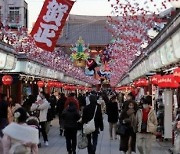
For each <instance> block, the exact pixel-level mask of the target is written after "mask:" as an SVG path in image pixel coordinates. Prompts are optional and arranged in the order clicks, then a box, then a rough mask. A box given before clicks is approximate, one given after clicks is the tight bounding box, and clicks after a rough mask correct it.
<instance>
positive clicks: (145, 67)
mask: <svg viewBox="0 0 180 154" xmlns="http://www.w3.org/2000/svg"><path fill="white" fill-rule="evenodd" d="M179 43H180V12H179V13H178V14H177V15H176V16H175V17H174V19H173V20H172V21H171V22H170V23H169V24H168V25H167V26H166V28H165V29H163V30H162V32H160V33H159V34H158V36H157V37H156V38H155V39H154V40H153V41H152V43H150V45H149V46H148V47H147V48H146V49H145V53H146V54H145V55H144V56H143V57H141V58H139V60H137V61H136V62H135V63H134V64H133V65H132V66H131V68H130V70H129V74H128V75H129V83H130V82H134V81H138V80H139V79H140V78H146V79H147V80H148V81H149V86H150V88H149V87H148V91H149V93H150V94H152V97H153V107H154V108H155V109H156V113H157V116H159V117H158V120H159V121H158V122H159V125H158V129H159V130H160V131H161V132H162V137H163V138H165V139H169V138H170V139H171V138H173V133H172V132H173V131H172V122H173V120H174V118H175V116H176V110H177V108H179V107H180V102H179V101H178V100H179V96H180V93H179V89H178V86H171V87H170V86H169V85H166V86H164V87H161V86H157V85H153V84H152V83H151V76H153V75H156V74H158V75H160V76H161V77H162V78H163V77H164V76H167V75H172V74H173V70H174V69H175V68H176V67H179V66H180V46H179ZM128 75H126V77H125V78H123V80H122V81H121V85H124V84H128V83H127V78H128ZM167 80H169V79H167ZM173 82H174V81H173ZM172 84H173V83H172ZM177 84H178V83H177ZM146 88H147V87H146ZM146 88H145V87H141V90H140V91H139V93H141V94H140V95H146V90H145V89H146Z"/></svg>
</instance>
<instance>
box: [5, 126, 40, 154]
mask: <svg viewBox="0 0 180 154" xmlns="http://www.w3.org/2000/svg"><path fill="white" fill-rule="evenodd" d="M3 133H4V136H3V139H2V145H3V154H11V152H12V153H13V151H15V150H17V146H16V145H22V146H18V147H21V148H18V150H23V153H24V154H38V147H37V144H38V143H39V134H38V130H37V129H36V128H33V127H31V126H28V125H26V124H21V125H20V124H17V123H14V122H12V123H11V124H9V125H8V126H7V127H6V128H5V129H4V130H3ZM23 145H26V146H25V147H27V148H22V147H24V146H23ZM13 147H14V148H13ZM15 147H16V148H15ZM10 151H11V152H10ZM21 153H22V152H21Z"/></svg>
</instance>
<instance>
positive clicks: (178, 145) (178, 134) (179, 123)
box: [173, 113, 180, 154]
mask: <svg viewBox="0 0 180 154" xmlns="http://www.w3.org/2000/svg"><path fill="white" fill-rule="evenodd" d="M173 130H174V132H175V133H174V134H175V139H174V153H175V154H178V153H180V114H179V113H178V114H177V116H176V119H175V122H174V125H173Z"/></svg>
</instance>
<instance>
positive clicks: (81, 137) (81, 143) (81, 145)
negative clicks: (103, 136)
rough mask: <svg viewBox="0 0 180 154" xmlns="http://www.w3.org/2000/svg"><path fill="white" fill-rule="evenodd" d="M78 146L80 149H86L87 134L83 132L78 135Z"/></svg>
mask: <svg viewBox="0 0 180 154" xmlns="http://www.w3.org/2000/svg"><path fill="white" fill-rule="evenodd" d="M77 140H78V143H77V144H78V148H79V149H85V148H86V147H87V146H88V139H87V137H86V135H85V134H83V133H82V132H81V133H80V134H79V135H78V138H77Z"/></svg>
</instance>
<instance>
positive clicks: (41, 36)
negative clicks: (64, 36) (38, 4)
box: [31, 0, 74, 51]
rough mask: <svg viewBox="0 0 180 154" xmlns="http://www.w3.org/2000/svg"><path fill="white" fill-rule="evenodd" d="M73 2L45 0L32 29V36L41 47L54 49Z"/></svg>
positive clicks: (49, 49)
mask: <svg viewBox="0 0 180 154" xmlns="http://www.w3.org/2000/svg"><path fill="white" fill-rule="evenodd" d="M73 4H74V2H73V1H70V0H45V2H44V5H43V7H42V10H41V12H40V14H39V17H38V19H37V21H36V23H35V25H34V27H33V29H32V31H31V36H32V37H33V38H34V40H35V42H36V45H37V46H38V47H39V48H42V49H44V50H46V51H53V50H54V48H55V45H56V42H57V40H58V38H59V35H60V33H61V31H62V28H63V26H64V24H65V22H66V19H67V17H68V14H69V12H70V10H71V8H72V6H73Z"/></svg>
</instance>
